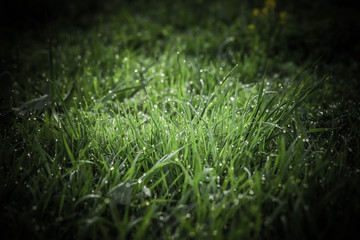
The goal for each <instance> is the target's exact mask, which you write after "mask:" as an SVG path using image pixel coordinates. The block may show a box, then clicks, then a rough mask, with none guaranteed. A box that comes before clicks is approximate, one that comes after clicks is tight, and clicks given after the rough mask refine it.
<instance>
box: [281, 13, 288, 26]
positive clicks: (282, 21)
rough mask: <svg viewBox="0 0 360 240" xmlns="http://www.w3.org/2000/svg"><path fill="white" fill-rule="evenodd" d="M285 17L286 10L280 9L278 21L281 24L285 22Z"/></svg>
mask: <svg viewBox="0 0 360 240" xmlns="http://www.w3.org/2000/svg"><path fill="white" fill-rule="evenodd" d="M286 17H287V12H286V11H281V12H280V23H281V24H285V23H286Z"/></svg>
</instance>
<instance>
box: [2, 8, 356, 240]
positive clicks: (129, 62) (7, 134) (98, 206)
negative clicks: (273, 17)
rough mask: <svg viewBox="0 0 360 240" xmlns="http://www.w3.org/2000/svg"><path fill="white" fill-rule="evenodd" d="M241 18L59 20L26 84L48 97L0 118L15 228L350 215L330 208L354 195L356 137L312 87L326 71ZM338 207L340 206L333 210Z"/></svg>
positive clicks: (268, 221)
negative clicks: (35, 77) (273, 54)
mask: <svg viewBox="0 0 360 240" xmlns="http://www.w3.org/2000/svg"><path fill="white" fill-rule="evenodd" d="M213 6H215V7H216V6H217V5H216V4H215V5H213ZM219 11H220V10H219ZM243 11H245V10H243ZM119 18H120V20H124V19H126V21H128V24H126V25H119V22H118V20H119ZM154 18H155V19H156V17H154ZM237 20H239V21H237V22H235V23H234V24H233V25H231V26H226V27H225V24H224V23H221V24H220V23H219V24H218V26H217V30H219V34H217V35H216V36H215V35H213V32H212V30H211V29H210V28H209V26H210V25H211V23H212V22H211V21H210V20H209V21H210V22H206V23H204V24H205V25H206V26H207V28H204V29H203V30H201V31H200V30H199V29H197V28H193V27H192V26H191V25H189V26H188V27H187V28H186V29H185V30H183V32H182V34H181V35H180V34H177V33H176V32H177V31H178V29H177V28H176V27H172V26H164V27H160V24H159V23H157V22H156V21H155V22H149V21H148V20H147V19H146V18H141V17H140V16H137V15H136V14H134V13H132V12H131V11H130V10H129V12H128V11H126V10H124V11H123V13H122V15H121V16H120V17H119V16H118V17H114V19H112V21H109V22H108V23H102V24H100V25H99V26H98V27H95V28H94V30H93V31H89V32H87V33H84V32H79V33H78V35H76V33H73V34H72V35H71V37H69V36H67V35H62V33H61V32H60V33H59V36H58V37H59V39H60V40H59V42H60V43H61V44H60V43H59V45H57V46H54V50H52V52H51V55H52V59H53V60H54V63H53V64H54V65H52V64H50V65H51V66H46V67H48V68H44V69H41V71H44V73H43V74H40V77H39V78H40V80H41V81H38V82H36V84H34V82H33V81H32V80H29V81H28V82H27V81H25V82H21V83H17V84H15V87H16V91H15V92H14V96H13V97H14V102H15V104H19V103H20V102H26V101H29V100H30V99H33V98H36V99H35V100H32V101H30V102H26V103H25V104H24V105H23V106H25V107H23V108H21V109H22V111H21V112H22V114H20V116H15V117H13V118H12V119H11V121H12V123H11V128H8V129H4V130H3V131H2V132H1V136H2V137H1V145H2V146H3V147H2V148H1V152H0V154H1V159H2V161H1V176H3V183H2V184H1V203H2V205H3V206H4V207H3V208H2V213H3V215H2V216H5V217H6V219H7V220H6V221H7V223H6V224H7V225H9V228H10V230H11V226H13V228H15V227H16V228H18V227H21V228H22V229H24V232H26V233H27V232H28V233H29V235H28V236H29V237H34V238H84V239H88V238H92V239H98V238H104V239H108V238H109V239H111V238H119V239H129V238H132V239H157V238H158V237H159V236H161V237H162V238H165V239H190V238H195V239H205V238H213V239H238V238H270V237H276V238H294V237H299V236H300V237H302V236H305V237H314V238H315V237H316V238H322V237H324V236H327V231H328V230H329V228H330V227H332V226H333V225H331V221H332V219H335V220H337V219H338V218H339V216H342V215H341V214H338V213H333V214H332V213H330V212H329V211H328V210H327V209H328V207H329V206H330V209H335V210H336V211H337V210H339V209H338V208H337V205H336V204H335V203H334V202H333V201H335V200H336V201H340V199H341V198H340V197H339V196H340V195H339V194H340V193H344V194H345V196H348V195H346V192H342V191H341V189H342V188H343V187H344V186H349V188H350V189H351V190H353V191H355V190H354V189H355V188H353V185H349V182H350V178H349V176H351V177H353V176H355V177H357V178H358V176H359V175H358V170H356V169H358V168H357V166H358V165H356V163H354V162H351V161H350V160H349V158H348V156H346V154H348V151H349V148H351V147H350V145H351V146H355V145H356V144H357V143H354V141H356V140H354V139H352V138H349V139H348V140H349V142H351V144H350V143H343V144H342V145H338V141H339V140H338V139H339V138H338V137H339V135H341V134H344V133H343V132H342V130H343V129H344V128H339V127H338V126H337V125H338V124H337V121H339V122H342V123H343V122H346V121H345V120H344V119H343V118H342V119H338V118H337V117H336V116H335V115H337V116H338V115H339V113H338V111H340V110H338V108H333V109H325V110H323V109H319V108H318V106H317V105H316V103H314V101H312V99H316V98H313V94H314V93H316V92H317V91H318V89H319V88H321V86H322V84H323V83H324V81H325V80H326V79H327V77H326V76H325V77H322V78H319V77H317V76H316V75H315V74H312V69H310V70H307V69H306V68H301V67H298V66H296V65H292V64H290V65H291V67H292V69H294V71H293V72H289V69H288V66H289V63H286V64H285V63H284V64H282V63H278V62H274V60H273V59H271V58H270V59H269V58H268V56H267V49H266V46H267V45H266V43H264V42H263V41H262V40H261V34H260V33H257V32H256V31H253V30H254V29H249V28H248V22H247V21H246V19H243V18H242V17H239V19H237ZM263 24H264V23H263ZM96 29H98V31H96ZM196 29H197V30H196ZM226 29H230V33H229V32H227V31H226ZM197 31H200V33H197V35H196V36H195V35H194V32H197ZM84 34H85V36H86V37H85V38H84ZM208 36H212V37H213V38H212V40H209V41H207V40H206V39H207V38H208ZM237 36H244V43H243V44H240V43H239V42H238V41H237V40H236V39H237V38H236V37H237ZM164 38H166V41H165V40H164ZM219 46H220V47H219ZM150 47H151V48H150ZM50 49H52V47H50ZM34 54H35V53H34ZM35 55H36V54H35ZM266 59H268V60H266ZM42 61H44V60H43V59H42V58H41V57H40V59H39V60H38V61H35V63H34V65H35V66H38V64H40V63H41V62H42ZM26 64H29V68H31V66H32V63H29V62H25V63H24V65H25V69H26ZM279 66H280V67H279ZM46 69H47V70H46ZM50 69H51V71H50ZM50 73H51V74H50ZM28 74H29V72H27V71H24V72H19V73H18V75H19V76H27V75H28ZM30 74H34V73H32V72H31V71H30ZM49 74H50V75H49ZM54 76H56V77H54ZM47 77H48V78H49V77H51V79H50V80H48V81H46V78H47ZM30 86H31V88H30ZM44 86H46V87H45V89H46V91H47V92H44V90H43V89H44ZM25 89H28V90H25ZM29 89H30V90H29ZM35 90H36V91H35ZM20 91H21V92H24V94H20ZM34 92H37V93H34ZM44 94H49V95H50V96H49V95H47V96H48V97H47V98H46V101H45V100H44V97H43V96H44ZM39 97H40V98H39ZM44 101H45V102H44ZM40 103H41V104H40ZM39 104H40V105H39ZM33 105H34V106H37V107H31V106H33ZM15 113H16V114H18V113H19V111H18V112H15ZM324 116H328V119H330V122H326V121H327V120H326V121H325V120H324V119H323V118H324ZM340 129H342V130H340ZM342 136H344V135H342ZM346 136H350V135H346ZM346 136H345V137H343V138H346ZM351 136H353V135H351ZM324 139H326V140H324ZM335 147H337V148H338V149H334V148H335ZM352 151H355V149H354V150H352ZM334 152H335V153H336V156H334ZM349 168H350V169H351V171H349ZM349 172H350V173H349ZM341 174H344V178H343V180H342V181H339V182H337V180H338V179H339V176H341ZM332 186H334V189H332ZM352 206H358V204H357V205H356V203H355V202H354V203H353V205H352ZM340 210H342V211H343V209H342V208H341V209H340ZM340 210H339V211H340ZM324 212H325V213H326V214H327V216H328V217H329V219H330V220H328V221H325V223H324V224H321V223H319V220H320V219H321V216H322V215H323V214H324ZM351 220H352V216H351V215H349V217H348V218H345V221H344V224H347V223H349V222H350V221H351ZM342 226H344V225H340V227H342ZM12 230H15V229H12ZM305 230H306V232H305ZM14 236H15V237H16V235H14ZM19 236H20V235H19Z"/></svg>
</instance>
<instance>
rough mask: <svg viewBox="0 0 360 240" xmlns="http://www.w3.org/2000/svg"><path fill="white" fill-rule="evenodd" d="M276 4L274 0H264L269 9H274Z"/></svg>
mask: <svg viewBox="0 0 360 240" xmlns="http://www.w3.org/2000/svg"><path fill="white" fill-rule="evenodd" d="M275 6H276V2H275V0H265V7H266V8H268V9H269V10H270V11H274V9H275Z"/></svg>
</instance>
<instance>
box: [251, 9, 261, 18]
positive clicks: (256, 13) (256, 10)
mask: <svg viewBox="0 0 360 240" xmlns="http://www.w3.org/2000/svg"><path fill="white" fill-rule="evenodd" d="M259 13H260V11H259V9H258V8H254V9H253V15H254V16H258V15H259Z"/></svg>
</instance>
